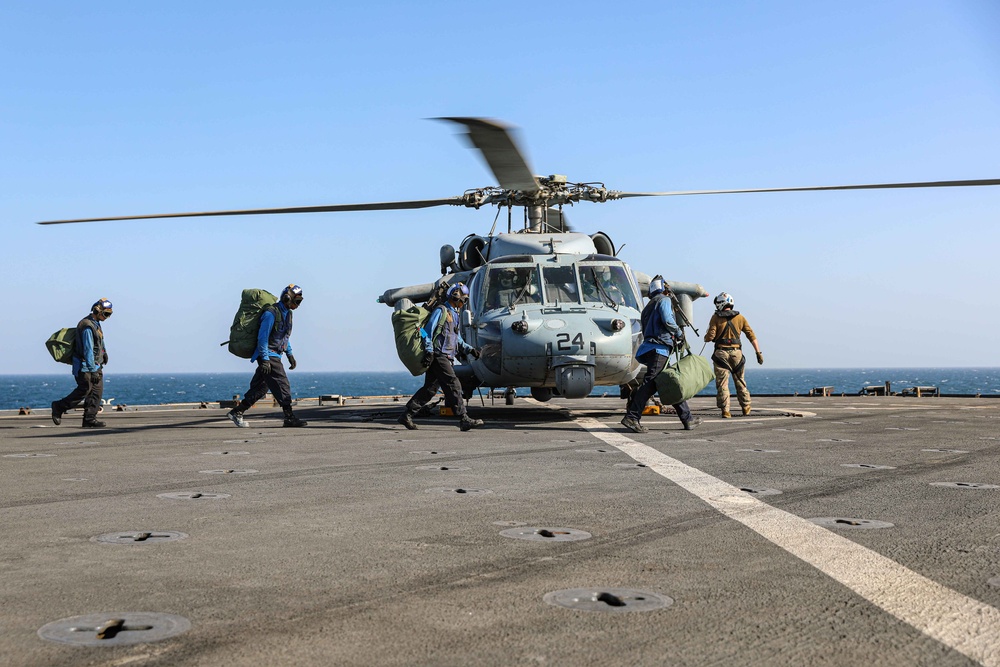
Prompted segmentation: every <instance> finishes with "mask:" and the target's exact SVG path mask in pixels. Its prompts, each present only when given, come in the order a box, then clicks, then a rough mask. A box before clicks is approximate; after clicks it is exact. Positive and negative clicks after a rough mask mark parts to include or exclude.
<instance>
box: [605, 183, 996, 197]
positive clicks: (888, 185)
mask: <svg viewBox="0 0 1000 667" xmlns="http://www.w3.org/2000/svg"><path fill="white" fill-rule="evenodd" d="M972 185H1000V178H986V179H980V180H974V181H925V182H922V183H869V184H866V185H816V186H805V187H797V188H750V189H745V190H679V191H676V192H619V193H617V194H616V197H615V198H616V199H625V198H626V197H677V196H681V195H728V194H739V193H744V192H806V191H810V190H883V189H890V188H950V187H963V186H972Z"/></svg>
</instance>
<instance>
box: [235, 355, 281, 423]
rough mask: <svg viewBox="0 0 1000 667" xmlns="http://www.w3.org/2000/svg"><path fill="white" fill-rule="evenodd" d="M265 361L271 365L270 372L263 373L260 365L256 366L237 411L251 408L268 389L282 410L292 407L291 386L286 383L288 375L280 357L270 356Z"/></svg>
mask: <svg viewBox="0 0 1000 667" xmlns="http://www.w3.org/2000/svg"><path fill="white" fill-rule="evenodd" d="M267 363H268V364H269V365H270V366H271V372H270V373H267V374H265V373H264V372H263V371H262V370H261V369H260V366H257V370H256V371H255V372H254V374H253V378H251V380H250V388H249V389H247V393H246V394H245V395H244V396H243V400H242V401H240V404H239V405H238V406H236V411H237V412H246V411H247V410H249V409H250V408H252V407H253V404H254V403H256V402H257V401H259V400H260V399H262V398H264V395H265V394H267V390H268V389H270V390H271V395H272V396H274V400H276V401H278V405H280V406H281V407H282V409H283V410H291V409H292V387H291V385H289V384H288V375H287V374H286V373H285V367H284V366H283V365H282V364H281V357H271V358H270V359H268V361H267Z"/></svg>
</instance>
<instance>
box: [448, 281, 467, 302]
mask: <svg viewBox="0 0 1000 667" xmlns="http://www.w3.org/2000/svg"><path fill="white" fill-rule="evenodd" d="M447 296H448V298H449V299H458V300H460V301H465V300H466V299H468V298H469V288H468V287H466V286H465V283H455V284H454V285H452V286H451V287H449V288H448V292H447Z"/></svg>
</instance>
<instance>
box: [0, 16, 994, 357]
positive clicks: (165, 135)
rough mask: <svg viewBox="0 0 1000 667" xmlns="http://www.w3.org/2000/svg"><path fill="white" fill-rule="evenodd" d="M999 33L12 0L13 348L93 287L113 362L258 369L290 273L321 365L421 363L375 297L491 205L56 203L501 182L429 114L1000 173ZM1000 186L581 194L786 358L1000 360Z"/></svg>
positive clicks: (534, 131) (819, 21)
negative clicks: (604, 197) (249, 291)
mask: <svg viewBox="0 0 1000 667" xmlns="http://www.w3.org/2000/svg"><path fill="white" fill-rule="evenodd" d="M998 37H1000V5H998V4H997V3H996V2H993V1H992V0H978V1H977V0H968V1H963V0H940V1H932V0H905V1H904V0H899V1H895V0H893V1H884V2H880V1H874V2H860V1H859V2H840V3H813V2H798V1H794V2H793V1H788V2H777V1H770V2H769V1H763V2H753V3H745V2H735V1H731V2H712V3H709V2H697V1H694V0H692V1H690V2H669V1H659V2H634V3H633V2H624V3H605V2H591V1H589V0H584V1H581V2H574V3H569V4H557V3H537V2H521V1H514V2H505V3H489V4H486V3H482V4H481V3H474V2H473V3H470V2H442V1H434V0H430V1H427V2H419V3H414V2H381V1H379V0H374V1H373V2H368V3H330V2H294V1H292V2H286V3H271V2H268V3H263V2H254V1H249V2H248V1H245V0H244V1H241V2H228V1H220V2H209V3H205V2H185V1H180V2H171V3H159V4H155V3H154V4H151V3H135V2H109V3H97V4H94V3H90V4H87V3H78V2H27V1H22V0H8V1H7V2H4V3H3V4H2V5H0V57H2V68H0V90H2V91H3V92H2V93H0V220H2V225H3V226H2V230H3V234H4V243H3V262H2V264H0V284H2V287H3V294H4V298H5V301H6V308H5V309H4V310H5V316H4V318H3V320H4V325H3V326H2V327H0V349H3V350H4V353H3V355H2V358H3V361H2V362H0V373H44V372H63V371H66V370H67V369H66V367H65V366H59V365H57V364H55V362H53V361H52V360H51V359H50V358H49V357H48V355H47V353H46V352H45V349H44V346H43V341H44V340H45V339H46V338H47V337H48V335H49V334H50V333H52V332H53V331H54V330H56V329H58V328H59V327H62V326H72V325H74V324H75V323H76V322H77V321H78V320H79V318H80V317H82V316H83V315H85V314H86V313H87V312H88V309H89V306H90V304H91V303H93V302H94V301H95V300H96V299H98V298H99V297H107V298H110V299H111V300H112V301H113V302H114V304H115V316H114V317H113V318H112V319H111V321H110V322H109V323H108V324H107V326H106V327H105V330H106V336H107V340H108V347H109V350H110V353H111V364H110V367H109V369H108V372H109V373H110V372H198V371H234V370H235V371H238V370H246V371H247V372H248V373H249V371H250V365H249V364H248V363H247V362H245V361H242V360H238V359H236V358H235V357H232V356H230V355H229V354H228V353H227V352H225V350H224V348H220V347H219V346H218V344H219V343H220V342H221V341H223V340H226V339H227V337H228V329H229V325H230V323H231V320H232V316H233V313H234V311H235V308H236V306H237V303H238V300H239V294H240V290H241V289H243V288H244V287H262V288H265V289H269V290H271V291H274V292H277V291H279V290H280V289H281V288H282V287H283V286H284V285H286V284H288V283H289V282H296V283H298V284H300V285H302V287H303V288H304V290H305V295H306V300H305V302H304V304H303V306H302V308H301V309H300V310H299V311H298V313H297V314H296V328H295V335H294V336H293V344H294V348H295V352H296V357H297V359H298V361H299V366H300V368H301V369H303V370H317V371H334V370H343V371H356V370H401V369H402V366H401V364H400V363H399V361H398V360H397V359H396V357H395V351H394V347H393V343H392V330H391V326H390V322H389V315H390V312H391V311H390V309H389V308H387V307H386V306H383V305H381V304H377V303H376V302H375V298H376V297H377V296H378V295H379V294H381V293H382V292H383V291H384V290H385V289H386V288H389V287H397V286H403V285H409V284H415V283H423V282H428V281H431V280H433V279H435V278H436V277H437V275H438V274H439V271H438V249H439V248H440V246H441V245H442V244H445V243H450V244H453V245H457V244H458V243H459V242H460V241H461V240H462V239H463V238H464V237H465V236H466V235H467V234H469V233H474V232H475V233H480V234H485V233H486V232H487V231H488V230H489V228H490V225H491V224H492V222H493V216H494V214H495V211H494V210H482V211H478V212H477V211H470V210H464V209H455V208H451V207H447V208H439V209H429V210H424V211H395V212H369V213H341V214H318V215H309V216H307V215H298V216H268V217H250V218H218V219H194V220H174V221H157V222H151V221H139V222H109V223H97V224H90V225H68V226H61V227H52V226H49V227H42V226H38V225H35V224H33V223H34V222H35V221H38V220H48V219H61V218H74V217H91V216H104V215H107V216H114V215H130V214H145V213H163V212H177V211H199V210H215V209H229V208H264V207H278V206H297V205H315V204H332V203H354V202H365V201H385V200H404V199H424V198H436V197H450V196H454V195H458V194H461V193H462V192H463V191H464V190H465V189H467V188H473V187H479V186H485V185H492V184H494V179H493V177H492V175H491V174H490V173H489V171H488V170H487V169H486V168H485V166H484V165H483V164H482V163H481V162H480V160H479V159H478V156H477V154H476V153H474V152H473V151H471V150H469V149H468V148H466V147H465V144H464V143H462V142H460V141H458V140H456V137H455V136H453V135H454V134H455V130H454V128H452V127H450V126H448V125H446V124H442V123H438V122H431V121H428V120H425V119H426V118H429V117H435V116H488V117H493V118H499V119H503V120H505V121H508V122H510V123H512V124H514V125H517V126H518V127H519V128H520V134H519V137H520V140H521V143H522V145H523V147H524V149H525V152H526V154H527V156H528V159H529V160H530V162H531V164H532V166H533V167H534V169H535V171H536V173H540V174H550V173H561V174H566V175H568V176H569V178H570V180H571V181H577V182H588V181H603V182H604V183H606V184H607V186H608V187H609V188H613V189H619V190H631V191H662V190H685V189H715V188H739V187H769V186H796V185H825V184H837V183H866V182H887V181H923V180H945V179H949V180H950V179H972V178H997V177H1000V160H998V155H1000V122H998V119H1000V39H998ZM998 212H1000V187H993V188H964V189H950V190H941V189H935V190H922V191H916V190H893V191H875V192H832V193H795V194H755V195H723V196H715V197H677V198H656V199H632V200H627V201H622V202H613V203H608V204H603V205H594V204H590V205H588V204H580V205H578V206H576V207H574V208H573V209H572V210H570V211H569V215H570V216H571V218H570V219H571V221H572V223H573V225H574V226H575V227H576V228H578V229H580V230H583V231H597V230H602V231H604V232H606V233H608V234H609V235H610V236H611V237H612V238H613V239H614V241H615V242H616V244H618V245H619V246H620V245H622V244H624V245H625V247H624V250H623V251H622V253H621V256H622V257H623V258H624V259H625V260H626V261H628V262H630V263H631V264H632V265H633V266H634V267H635V268H636V269H638V270H641V271H643V272H646V273H649V274H654V273H658V272H659V273H663V274H664V275H665V276H666V277H667V278H668V279H673V280H683V281H691V282H698V283H701V284H702V285H704V286H705V288H706V289H708V290H709V291H710V292H711V293H712V294H713V295H714V294H716V293H718V292H720V291H723V290H725V291H727V292H730V293H731V294H733V296H734V297H735V299H736V305H737V308H738V309H739V310H741V311H743V312H744V313H745V314H746V315H747V317H748V318H749V321H750V323H751V325H752V326H753V327H754V328H755V329H756V331H757V333H758V335H759V337H760V340H761V343H762V348H763V350H764V354H765V356H766V361H767V363H768V365H770V366H772V367H784V368H803V367H805V368H809V367H852V366H997V365H1000V359H998V356H997V354H996V344H995V340H994V339H995V333H996V332H997V331H1000V308H998V307H997V305H996V303H995V301H996V297H997V295H998V294H1000V271H998V269H997V253H998V251H1000V225H998V224H997V217H998ZM711 311H712V307H711V302H710V300H707V299H706V300H702V301H700V302H698V303H696V306H695V313H696V316H697V319H698V322H697V323H698V324H699V327H704V326H705V324H706V323H707V321H708V318H709V316H710V314H711ZM702 331H703V329H702Z"/></svg>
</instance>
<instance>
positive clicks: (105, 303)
mask: <svg viewBox="0 0 1000 667" xmlns="http://www.w3.org/2000/svg"><path fill="white" fill-rule="evenodd" d="M113 311H114V308H113V306H112V305H111V302H110V301H109V300H107V299H98V300H97V302H96V303H95V304H94V305H93V306H91V307H90V312H92V313H94V314H95V315H102V316H103V317H104V318H105V319H107V318H109V317H111V313H112V312H113Z"/></svg>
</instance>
